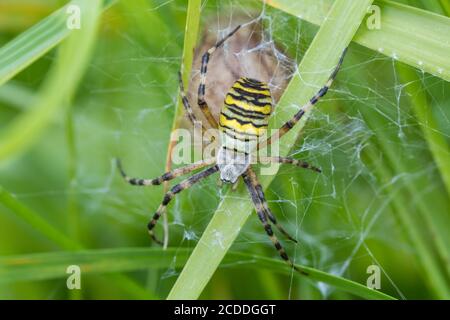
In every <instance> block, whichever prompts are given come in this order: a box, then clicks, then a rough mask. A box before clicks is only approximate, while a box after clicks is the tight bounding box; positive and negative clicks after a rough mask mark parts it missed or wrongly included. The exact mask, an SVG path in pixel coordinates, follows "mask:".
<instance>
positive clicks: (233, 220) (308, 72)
mask: <svg viewBox="0 0 450 320" xmlns="http://www.w3.org/2000/svg"><path fill="white" fill-rule="evenodd" d="M371 3H372V1H371V0H364V1H357V2H356V1H342V0H337V1H335V2H334V4H333V6H332V8H331V9H330V11H329V14H328V16H327V19H326V20H325V22H324V23H323V24H322V27H321V28H320V29H319V31H318V33H317V34H316V36H315V38H314V40H313V41H312V43H311V45H310V47H309V49H308V51H307V52H306V54H305V56H304V57H303V59H302V62H301V63H300V65H299V73H297V74H296V76H295V77H293V79H292V80H291V82H290V83H289V86H288V87H287V89H286V91H285V93H284V95H283V96H282V98H281V100H280V102H279V103H278V106H277V108H276V110H277V112H276V114H275V115H274V116H273V117H272V119H271V122H270V125H269V129H274V128H278V127H280V126H281V125H282V124H283V123H284V122H285V121H287V120H288V119H289V118H291V117H292V115H293V114H294V113H295V112H296V111H298V108H299V106H300V105H302V104H304V103H306V102H307V101H308V99H309V98H310V97H312V96H313V95H314V94H315V93H316V91H317V90H318V88H320V87H321V86H323V85H324V83H325V82H326V80H327V78H328V77H329V76H330V74H331V72H332V70H333V68H334V67H335V66H336V64H337V61H338V60H339V56H340V55H341V53H342V52H343V50H344V48H345V47H347V45H348V44H349V43H350V41H351V39H352V38H353V36H354V34H355V32H356V30H357V29H358V27H359V25H360V23H361V21H362V19H363V17H364V15H365V12H366V10H367V7H368V6H369V5H370V4H371ZM299 74H301V77H300V76H299ZM308 115H309V114H306V115H305V116H304V118H303V121H301V122H300V123H298V124H297V126H296V127H295V128H294V129H292V130H291V132H290V133H288V134H287V135H286V136H284V137H283V140H282V143H281V144H280V155H287V154H288V152H289V150H290V149H291V147H292V146H293V145H294V143H295V141H296V140H297V138H298V136H299V133H300V131H301V129H302V128H303V126H304V124H305V121H306V120H307V118H308ZM273 178H274V176H264V177H262V178H261V182H262V185H263V187H264V188H267V186H268V185H269V184H270V182H271V181H272V179H273ZM252 211H253V205H252V203H251V202H250V200H249V197H248V195H247V193H246V192H245V191H244V188H243V186H242V185H241V187H240V188H239V189H238V190H237V191H236V193H233V194H231V193H228V194H227V195H225V197H224V199H223V200H222V201H221V203H220V204H219V207H218V208H217V210H216V212H215V214H214V216H213V218H212V219H211V222H210V223H209V224H208V227H207V228H206V230H205V231H204V233H203V235H202V237H201V239H200V240H199V242H198V244H197V246H196V247H195V249H194V251H193V253H192V255H191V256H190V257H189V260H188V262H187V263H186V266H185V267H184V269H183V271H182V272H181V274H180V276H179V277H178V279H177V281H176V283H175V285H174V286H173V288H172V290H171V292H170V293H169V296H168V299H196V298H198V297H199V295H200V294H201V292H202V291H203V289H204V287H205V286H206V284H207V283H208V281H209V279H210V278H211V277H212V275H213V274H214V272H215V270H216V269H217V267H218V266H219V264H220V262H221V261H222V259H223V257H224V256H225V254H226V252H227V251H228V250H229V248H230V247H231V245H232V243H233V241H234V240H235V239H236V237H237V235H238V234H239V231H240V229H241V228H242V227H243V225H244V223H245V222H246V220H247V219H248V217H249V216H250V214H251V213H252ZM261 230H262V231H263V228H261ZM286 268H287V269H289V268H288V267H287V266H286Z"/></svg>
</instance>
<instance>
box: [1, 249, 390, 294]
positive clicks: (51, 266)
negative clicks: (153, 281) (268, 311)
mask: <svg viewBox="0 0 450 320" xmlns="http://www.w3.org/2000/svg"><path fill="white" fill-rule="evenodd" d="M190 253H191V250H190V249H187V248H168V249H167V250H162V249H160V248H120V249H100V250H84V251H78V252H75V253H71V252H52V253H37V254H27V255H19V256H9V257H1V258H0V283H11V282H18V281H36V280H45V279H57V278H63V277H67V274H66V268H67V266H69V265H78V266H80V268H81V271H82V273H83V275H86V274H99V273H102V274H103V273H111V272H127V271H136V270H145V269H148V268H152V269H161V268H169V267H170V268H173V267H176V268H178V267H181V266H183V265H184V264H185V263H186V260H187V259H188V257H189V254H190ZM174 257H176V259H174ZM224 262H225V264H224V266H227V267H229V268H233V266H239V268H241V267H249V268H257V269H267V270H270V271H271V272H275V273H280V274H285V275H289V274H290V273H291V270H289V269H288V268H286V265H285V264H284V262H282V261H279V260H275V259H269V258H264V257H260V256H257V255H252V254H243V253H235V252H229V253H228V254H227V256H226V258H225V260H224ZM236 262H239V263H236ZM298 267H299V268H300V269H301V270H303V271H305V272H307V273H308V276H303V275H300V274H297V273H295V275H296V276H299V277H306V278H308V279H311V280H313V281H320V282H323V283H326V284H329V285H331V286H334V287H336V288H337V289H340V290H343V291H346V292H349V293H351V294H354V295H356V296H358V297H361V298H365V299H394V298H393V297H391V296H389V295H387V294H384V293H382V292H380V291H376V290H372V289H369V288H367V287H366V286H364V285H361V284H359V283H356V282H353V281H350V280H347V279H344V278H341V277H338V276H335V275H332V274H328V273H325V272H322V271H320V270H316V269H313V268H309V267H303V266H298Z"/></svg>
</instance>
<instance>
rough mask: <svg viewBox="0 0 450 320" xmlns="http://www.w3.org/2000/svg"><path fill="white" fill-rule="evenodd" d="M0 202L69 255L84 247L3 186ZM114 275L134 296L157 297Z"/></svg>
mask: <svg viewBox="0 0 450 320" xmlns="http://www.w3.org/2000/svg"><path fill="white" fill-rule="evenodd" d="M0 204H1V205H3V206H5V207H6V208H8V209H10V210H11V211H12V212H14V214H15V215H17V216H18V217H19V218H21V219H23V220H24V221H25V222H27V223H28V224H29V225H30V226H31V227H32V228H33V229H34V230H36V231H37V232H39V233H41V234H42V235H43V236H44V237H46V238H47V239H49V240H50V241H52V242H53V243H55V244H56V245H58V246H59V247H60V248H62V249H65V250H68V252H67V254H68V255H73V254H74V252H73V250H81V249H82V248H83V246H82V245H81V244H80V243H78V242H76V241H74V240H72V239H71V238H69V237H68V236H66V235H65V234H64V233H63V232H61V231H60V230H59V229H57V228H56V227H54V226H52V225H51V224H49V223H48V222H47V221H46V220H45V219H43V218H42V217H41V216H40V215H39V214H38V213H36V212H34V211H33V210H31V209H29V208H28V207H27V206H25V205H24V204H22V203H21V202H20V201H18V200H17V199H16V198H15V197H14V196H12V195H11V194H10V193H9V192H7V191H6V190H4V189H3V188H2V187H1V186H0ZM1 212H2V211H0V213H1ZM113 277H114V279H115V283H116V284H117V285H118V286H120V287H121V288H122V289H124V290H125V291H127V292H129V293H130V294H131V295H132V296H133V297H135V298H137V299H152V298H155V296H154V295H152V294H151V293H150V292H147V291H145V290H144V289H143V288H142V287H141V286H139V285H138V284H137V283H136V282H135V281H133V280H131V279H130V278H128V277H126V276H124V275H121V274H116V275H113ZM0 278H1V277H0ZM0 282H1V280H0Z"/></svg>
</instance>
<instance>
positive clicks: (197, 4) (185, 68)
mask: <svg viewBox="0 0 450 320" xmlns="http://www.w3.org/2000/svg"><path fill="white" fill-rule="evenodd" d="M200 14H201V1H200V0H191V1H189V3H188V8H187V16H186V28H185V31H184V46H183V57H182V61H181V70H180V72H181V77H182V79H183V83H184V87H185V88H187V87H188V83H189V76H190V74H191V69H192V62H193V59H194V50H195V45H196V43H197V35H198V29H199V25H200ZM183 116H184V107H183V103H182V101H181V97H180V95H179V94H178V96H177V103H176V107H175V115H174V118H173V123H172V129H171V133H173V132H174V131H175V130H177V129H178V128H179V126H180V122H181V120H182V119H183ZM175 143H176V140H173V139H172V137H170V140H169V146H168V148H167V156H166V167H165V171H166V172H168V171H170V170H171V169H172V149H173V147H174V146H175ZM168 189H169V183H168V182H165V183H164V192H167V190H168ZM163 219H164V240H163V242H164V244H163V246H164V249H166V248H167V246H168V243H169V228H168V220H167V219H168V215H167V214H165V215H164V216H163Z"/></svg>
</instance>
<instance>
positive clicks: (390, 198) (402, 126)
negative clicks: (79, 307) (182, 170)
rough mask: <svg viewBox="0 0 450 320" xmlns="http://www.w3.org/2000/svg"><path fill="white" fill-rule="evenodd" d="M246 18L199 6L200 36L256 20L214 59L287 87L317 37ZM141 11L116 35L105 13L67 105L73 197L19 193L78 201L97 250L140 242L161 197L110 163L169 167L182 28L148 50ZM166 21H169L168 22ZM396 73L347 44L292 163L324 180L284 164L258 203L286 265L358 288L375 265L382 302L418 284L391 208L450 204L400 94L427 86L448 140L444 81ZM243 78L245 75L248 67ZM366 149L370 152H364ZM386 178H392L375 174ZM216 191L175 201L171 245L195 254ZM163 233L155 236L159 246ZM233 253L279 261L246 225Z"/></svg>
mask: <svg viewBox="0 0 450 320" xmlns="http://www.w3.org/2000/svg"><path fill="white" fill-rule="evenodd" d="M255 3H256V2H255ZM250 7H252V6H250V5H249V4H248V3H246V4H242V1H233V0H220V1H205V2H204V3H203V7H202V10H203V12H204V15H203V16H204V18H203V19H202V26H201V29H202V30H205V29H207V30H209V31H210V32H212V33H213V34H215V35H216V38H217V39H219V38H222V37H223V36H224V35H225V34H227V33H228V32H229V31H231V30H232V28H233V27H234V26H236V24H237V23H241V22H242V21H244V24H245V25H251V24H252V23H260V24H261V25H262V26H263V35H262V37H261V39H259V43H257V45H256V46H253V47H252V48H249V49H248V50H241V51H239V52H234V51H233V50H232V49H231V48H230V47H228V46H227V45H225V46H224V48H223V49H222V50H223V52H224V55H223V57H227V56H230V57H232V58H236V59H237V60H242V59H245V56H246V55H250V54H253V53H254V52H259V51H265V52H269V53H270V54H271V55H272V56H273V57H274V58H275V59H276V63H275V66H274V68H275V69H277V70H280V69H282V71H281V76H280V73H278V76H279V77H284V79H283V78H282V79H281V80H285V81H286V82H287V81H288V80H289V79H290V78H291V77H292V75H293V74H294V73H298V71H297V70H296V69H295V67H293V68H292V66H295V65H297V64H298V63H299V62H300V61H301V58H302V57H303V55H304V52H305V50H306V49H307V47H308V46H309V44H310V41H311V39H312V38H313V36H314V34H315V31H316V30H317V28H316V27H314V26H312V25H310V24H308V23H306V22H303V21H301V20H298V19H296V18H294V17H290V16H287V15H286V14H284V13H281V12H279V11H277V10H274V9H271V8H270V7H269V6H266V5H255V6H253V9H250ZM140 14H141V13H138V12H131V11H126V10H125V11H124V15H123V16H124V17H122V18H121V19H124V21H126V23H123V25H121V21H122V20H120V21H119V22H118V23H117V22H115V20H114V16H112V18H111V20H108V19H106V21H105V26H104V29H105V30H103V32H104V33H106V36H105V38H106V39H105V38H103V39H101V40H100V41H99V43H98V46H97V49H96V50H97V51H96V56H95V59H94V60H93V62H92V63H91V65H90V67H89V71H88V76H87V77H86V81H85V82H84V83H83V85H82V92H83V96H82V97H81V96H80V97H79V99H77V101H76V109H75V110H76V111H75V130H76V131H75V132H76V141H77V172H76V178H75V179H74V180H73V181H71V185H69V186H67V185H66V186H61V187H60V188H53V187H43V188H41V189H40V190H42V191H32V192H25V191H24V192H17V193H16V196H17V197H18V198H21V199H27V200H29V201H33V199H35V201H39V199H46V201H50V202H52V201H57V199H58V198H59V197H61V196H73V197H76V198H77V199H78V200H79V203H80V208H79V210H80V212H81V217H82V218H81V219H82V220H81V222H82V223H83V224H86V223H92V227H91V228H90V229H91V232H92V233H94V234H96V237H97V238H98V244H99V245H100V246H104V247H114V246H147V245H149V241H148V239H147V234H146V231H145V223H146V222H147V221H148V219H149V217H151V214H152V213H153V211H154V210H155V209H156V208H157V206H158V205H159V203H160V201H161V199H162V191H161V189H160V188H158V187H153V188H155V189H156V188H158V189H157V190H155V189H138V188H131V187H129V186H124V184H123V181H121V179H120V178H119V176H118V174H117V172H116V170H115V167H114V165H113V163H112V161H111V159H112V158H113V157H115V156H117V155H120V156H122V158H123V162H124V165H125V169H126V170H127V171H128V173H129V174H130V175H133V176H145V177H155V176H158V175H159V174H161V173H162V171H163V169H164V165H165V154H166V150H167V143H168V137H169V134H170V128H171V121H172V118H173V111H174V109H175V104H176V101H177V75H176V72H177V70H178V68H179V65H180V61H181V57H180V52H181V50H180V48H181V44H182V42H183V38H184V27H183V26H182V25H181V24H180V25H176V26H167V25H165V27H166V28H167V29H166V31H167V32H168V35H169V36H170V38H164V37H165V36H164V35H161V38H160V39H159V40H161V41H162V42H158V43H157V44H156V45H155V44H154V43H152V41H151V40H149V39H145V32H144V35H143V34H142V32H141V31H136V30H135V29H134V28H133V25H132V23H131V22H130V21H132V20H134V19H135V18H136V17H137V16H139V15H140ZM146 14H150V15H160V16H161V17H167V15H169V14H171V15H173V16H174V17H181V16H183V15H185V14H186V6H185V5H184V4H182V3H180V2H177V1H154V4H153V7H152V8H151V9H149V10H148V12H146ZM165 19H166V20H165V21H166V23H167V21H168V20H170V19H168V18H165ZM237 21H238V22H237ZM162 24H164V22H163V23H162ZM243 29H244V28H243ZM286 30H289V32H285V31H286ZM283 31H284V32H283ZM169 36H168V37H169ZM108 37H112V38H115V39H116V41H117V39H119V41H118V42H119V43H120V45H119V46H118V47H114V48H113V49H114V50H111V48H112V45H111V44H110V40H109V39H108ZM397 67H398V63H397V62H396V60H395V58H392V57H386V56H384V55H382V54H380V53H377V52H373V51H370V50H368V49H365V48H363V47H361V46H358V45H355V44H352V45H351V47H350V50H349V55H348V56H347V58H346V60H345V62H344V65H343V67H342V69H341V71H340V73H339V74H338V76H337V80H336V82H335V83H334V84H333V86H332V88H331V90H330V91H329V93H328V95H327V96H326V97H325V98H324V99H322V100H321V102H320V103H319V104H318V105H317V106H316V108H315V110H314V112H313V114H312V117H311V118H310V119H309V121H308V124H307V125H306V126H305V128H304V130H303V134H302V138H301V139H300V140H299V141H298V142H297V144H296V145H295V147H294V148H293V150H291V153H290V155H289V156H293V157H295V158H298V159H302V160H305V161H308V162H310V163H312V164H315V165H318V166H320V167H321V168H322V169H323V174H321V175H317V174H315V173H311V172H307V171H306V170H300V169H298V168H294V167H290V166H283V167H282V168H281V169H280V171H279V173H278V174H277V177H276V179H275V180H274V182H273V183H272V184H271V186H270V187H269V188H268V190H267V191H266V196H267V200H268V203H269V206H270V207H271V209H272V211H273V212H274V214H275V215H276V216H277V218H278V219H279V220H280V222H281V224H282V225H284V226H285V228H286V229H287V230H288V231H289V233H291V234H292V235H293V236H294V237H295V238H296V239H298V241H299V244H298V245H294V244H290V243H288V242H287V241H285V240H284V239H283V237H282V236H281V235H279V239H280V240H281V241H282V243H283V245H284V246H285V247H286V249H287V252H288V254H289V255H290V257H291V258H292V259H293V260H294V261H295V262H296V263H299V264H303V265H306V266H311V267H314V268H317V269H319V270H322V271H324V272H328V273H331V274H335V275H339V276H343V277H345V278H349V279H352V280H354V281H357V282H360V283H363V284H365V281H366V279H367V277H368V276H369V274H367V272H366V269H367V267H368V266H369V265H372V264H374V265H378V266H379V267H380V268H381V270H382V283H381V286H382V291H384V292H390V293H392V294H394V295H396V296H398V297H401V298H410V297H411V296H409V295H408V294H407V293H406V291H407V290H408V281H412V280H411V278H413V277H419V279H414V281H417V282H419V283H420V282H421V281H423V278H422V280H421V279H420V277H421V276H420V272H419V271H418V269H420V267H419V266H418V265H417V263H416V262H414V261H415V260H414V256H415V254H416V248H415V247H414V246H413V245H411V243H410V241H408V238H407V236H406V235H405V234H406V233H407V232H406V231H407V230H405V229H404V226H403V225H402V224H401V222H400V221H399V219H398V216H397V215H396V214H395V210H394V207H395V203H394V201H395V199H396V197H397V196H398V194H399V193H402V192H403V193H404V192H405V186H406V185H408V184H414V183H417V181H419V182H420V181H427V182H428V183H427V184H425V185H423V186H422V188H421V189H420V190H417V192H418V193H417V194H414V197H413V199H409V200H410V203H407V204H405V207H406V208H407V210H410V211H411V214H414V215H417V214H419V213H418V212H417V210H415V206H416V204H417V202H418V201H427V202H428V201H434V203H436V207H437V208H444V210H445V208H448V206H447V205H448V204H447V203H446V201H447V198H446V194H445V192H442V189H443V188H444V187H443V184H442V182H441V181H440V178H439V171H438V168H437V167H436V163H435V162H434V161H433V158H432V156H431V154H430V151H429V147H428V145H427V143H426V141H425V140H424V138H423V133H422V131H421V126H425V127H427V126H428V124H427V123H421V122H420V121H418V120H417V118H416V117H415V115H414V112H413V110H412V107H411V106H410V98H411V97H410V95H409V93H408V91H407V89H408V87H409V86H411V85H415V84H417V83H419V84H420V86H421V88H423V91H424V92H425V93H426V94H427V95H428V97H429V101H428V103H429V106H430V108H431V110H432V112H433V115H434V116H435V118H436V119H437V121H438V125H437V127H438V128H439V129H437V133H438V134H439V135H440V136H442V137H443V138H444V139H446V140H447V141H448V138H449V135H450V114H449V109H448V108H446V106H448V102H449V99H448V83H446V82H445V81H443V80H440V79H437V78H435V77H432V76H430V75H428V74H425V73H422V72H421V71H420V70H418V71H417V72H416V76H417V80H414V81H413V82H410V81H404V80H402V78H401V75H400V74H399V72H398V69H397ZM243 70H244V71H248V72H251V70H250V71H249V70H248V69H246V67H245V66H244V67H243ZM194 75H195V76H198V69H197V70H195V68H194ZM300 76H301V75H300ZM380 79H382V80H380ZM269 80H270V79H269ZM269 82H270V81H269ZM207 90H208V89H207ZM191 101H195V100H193V99H191ZM193 105H194V103H193ZM194 108H195V106H194ZM216 112H217V110H216ZM279 114H282V111H281V113H279ZM377 137H382V138H383V140H380V139H379V138H378V139H377ZM380 145H381V146H380ZM382 145H385V146H387V147H388V148H390V149H394V150H396V152H397V155H398V158H399V162H402V163H403V162H409V161H410V162H411V164H410V165H408V166H403V167H400V169H399V167H396V168H392V163H391V164H389V161H388V159H387V158H388V155H387V152H386V150H385V149H383V147H382ZM370 148H374V150H375V151H373V152H372V153H370V152H369V151H368V149H370ZM383 168H388V171H390V172H391V174H388V175H387V176H383V177H382V176H380V171H382V170H383ZM216 180H217V178H208V179H206V180H205V181H203V182H201V183H199V184H197V185H196V186H195V187H193V188H191V189H189V190H186V191H184V192H183V194H182V195H180V196H178V197H176V198H175V199H174V200H173V202H172V203H171V205H170V206H169V209H168V211H167V212H168V214H169V217H170V218H169V222H170V225H169V226H170V246H171V247H179V248H182V247H190V248H193V247H195V245H196V244H197V242H198V240H199V238H200V237H201V234H202V232H203V230H204V229H205V227H206V225H207V224H208V222H209V220H210V219H211V217H212V215H213V213H214V211H215V208H216V207H217V205H218V203H219V202H220V201H221V199H223V196H224V194H225V192H226V190H227V189H221V188H219V187H218V186H217V184H216ZM177 181H178V180H177ZM151 188H152V187H151ZM161 231H162V228H161V226H160V225H158V227H157V233H158V235H161ZM218 239H219V240H218V241H220V238H218ZM231 250H233V251H239V252H249V253H258V254H261V255H263V256H267V257H273V258H277V259H278V258H279V257H278V255H277V252H276V250H275V249H274V248H273V247H272V244H271V242H270V240H269V239H268V237H267V235H266V234H265V233H264V230H263V228H262V227H261V225H260V222H259V221H258V219H257V218H256V216H253V217H252V218H251V219H249V221H248V222H247V224H246V225H245V227H244V228H243V229H242V230H241V232H240V235H239V237H238V239H237V240H236V242H235V244H234V245H233V247H232V249H231ZM173 259H174V262H175V260H176V259H177V256H176V255H175V256H174V257H173ZM403 259H406V260H408V261H411V265H412V271H410V273H409V274H408V276H407V279H405V276H404V275H402V274H403V272H404V270H403V268H404V267H405V264H404V262H403ZM240 263H241V262H239V261H237V262H234V263H231V264H228V265H226V267H227V271H225V272H233V271H232V270H235V269H236V268H232V269H229V268H231V267H237V269H239V264H240ZM408 267H409V266H408ZM228 269H229V270H228ZM178 271H179V270H178V269H177V270H176V269H175V268H173V266H172V267H169V268H167V269H166V270H163V271H162V272H161V273H160V274H159V276H158V279H157V281H156V282H157V283H156V284H155V286H156V288H157V289H156V290H157V291H158V290H159V291H160V293H161V295H162V296H164V292H165V290H167V288H166V287H167V286H168V285H167V283H169V282H170V281H172V282H173V280H174V279H175V277H176V276H177V275H178ZM276 279H277V281H278V282H279V286H280V288H281V289H280V291H281V292H282V294H283V296H282V298H293V299H294V298H302V297H312V298H338V297H342V296H340V295H339V293H336V292H335V290H333V288H332V287H330V286H328V285H326V284H324V283H317V282H312V281H311V282H310V281H308V282H305V281H304V280H303V279H302V278H298V277H293V276H291V277H281V276H280V277H278V276H276ZM170 283H171V282H170ZM232 284H234V285H238V284H237V283H232ZM264 297H265V296H262V298H264ZM246 298H255V297H248V296H247V297H246ZM256 298H257V297H256Z"/></svg>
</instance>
